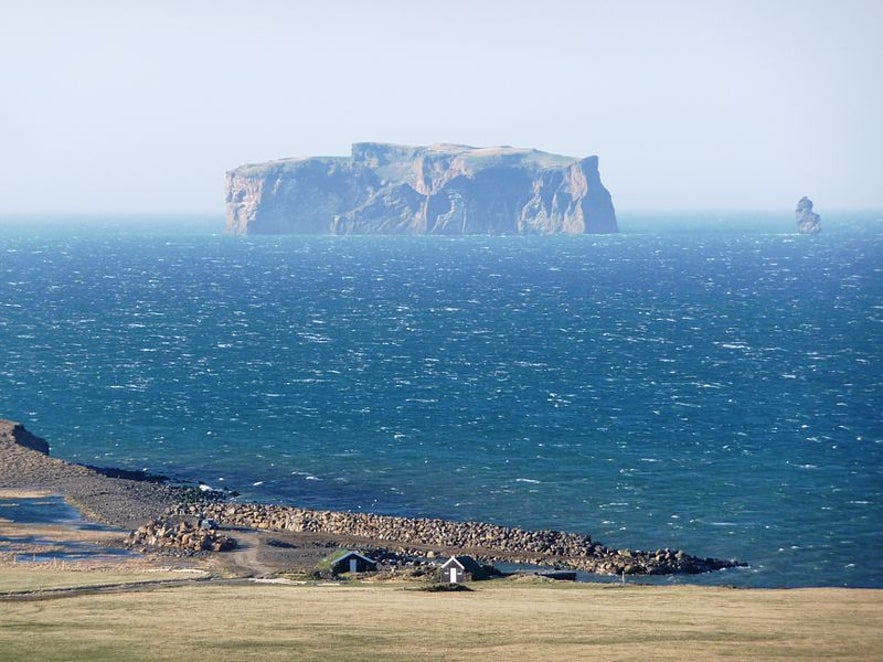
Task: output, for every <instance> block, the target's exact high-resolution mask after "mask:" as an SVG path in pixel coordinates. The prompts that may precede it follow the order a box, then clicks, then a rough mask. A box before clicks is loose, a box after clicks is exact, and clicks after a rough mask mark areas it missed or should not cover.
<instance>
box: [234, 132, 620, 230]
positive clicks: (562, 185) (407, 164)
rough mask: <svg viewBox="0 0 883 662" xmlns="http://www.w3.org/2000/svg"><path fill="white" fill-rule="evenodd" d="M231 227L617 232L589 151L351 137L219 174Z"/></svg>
mask: <svg viewBox="0 0 883 662" xmlns="http://www.w3.org/2000/svg"><path fill="white" fill-rule="evenodd" d="M226 205H227V230H228V231H229V232H232V233H234V234H438V235H463V234H492V235H499V234H558V233H566V234H582V233H608V232H617V230H618V228H617V223H616V214H615V212H614V209H613V202H612V200H611V198H610V194H609V193H608V191H607V189H605V188H604V185H603V184H602V183H601V177H600V175H599V173H598V157H597V156H590V157H587V158H584V159H575V158H571V157H566V156H558V155H555V154H548V153H545V152H540V151H537V150H533V149H520V148H514V147H489V148H474V147H466V146H463V145H447V144H436V145H430V146H428V147H411V146H405V145H390V144H385V143H356V144H355V145H353V148H352V155H351V156H350V157H315V158H301V159H283V160H280V161H271V162H269V163H261V164H253V165H244V166H240V167H239V168H236V169H235V170H231V171H230V172H228V173H227V195H226Z"/></svg>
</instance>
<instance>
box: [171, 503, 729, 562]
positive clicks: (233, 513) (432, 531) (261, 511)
mask: <svg viewBox="0 0 883 662" xmlns="http://www.w3.org/2000/svg"><path fill="white" fill-rule="evenodd" d="M173 513H174V514H176V515H178V516H197V517H199V518H203V519H210V520H214V521H216V522H219V523H221V524H222V525H226V526H231V527H245V528H253V529H259V530H270V531H288V532H309V533H318V534H329V535H335V536H347V537H353V538H360V539H364V540H365V541H370V542H371V543H373V544H375V545H376V544H377V543H378V542H386V543H387V544H388V545H389V546H392V547H393V548H395V551H396V552H397V553H399V554H405V555H413V556H432V555H439V554H458V553H468V554H472V555H475V556H479V557H481V558H484V559H486V560H488V561H492V562H493V561H506V562H514V563H528V564H536V565H557V566H565V567H569V568H573V569H576V570H583V571H586V572H591V573H597V574H615V575H619V574H645V575H660V574H673V573H684V574H697V573H703V572H710V571H713V570H721V569H723V568H732V567H736V566H738V565H740V564H739V563H737V562H734V561H725V560H720V559H712V558H700V557H697V556H692V555H689V554H686V553H684V552H682V551H676V550H670V549H660V550H656V551H652V552H647V551H632V550H614V549H610V548H608V547H605V546H604V545H600V544H598V543H595V542H593V541H592V539H591V536H588V535H580V534H576V533H565V532H561V531H551V530H542V531H527V530H523V529H518V528H511V527H505V526H498V525H495V524H488V523H484V522H454V521H449V520H441V519H429V518H410V517H396V516H391V515H376V514H371V513H351V512H334V511H318V510H306V509H303V508H295V507H291V506H278V505H267V504H232V503H223V502H220V503H217V502H216V503H206V504H189V505H182V506H179V507H178V508H177V509H174V510H173Z"/></svg>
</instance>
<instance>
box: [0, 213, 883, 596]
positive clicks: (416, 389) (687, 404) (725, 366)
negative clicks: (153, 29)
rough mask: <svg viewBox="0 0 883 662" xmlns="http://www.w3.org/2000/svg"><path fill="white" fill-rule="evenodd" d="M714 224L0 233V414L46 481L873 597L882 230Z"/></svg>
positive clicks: (881, 554)
mask: <svg viewBox="0 0 883 662" xmlns="http://www.w3.org/2000/svg"><path fill="white" fill-rule="evenodd" d="M731 220H732V222H731V223H729V224H728V223H725V222H709V223H697V222H695V221H694V225H693V226H692V229H689V228H688V229H687V231H685V229H684V224H683V223H679V219H678V218H676V217H669V218H666V217H664V216H659V217H647V218H643V219H637V220H636V221H635V222H634V223H633V224H632V225H631V227H629V226H628V225H627V224H626V223H623V230H624V232H623V233H621V234H619V235H616V236H603V237H594V236H581V237H464V238H437V237H436V238H432V237H429V238H427V237H394V238H384V237H249V238H236V237H228V236H224V235H222V234H220V233H218V232H217V229H219V228H220V227H221V223H220V222H218V223H217V224H215V225H211V226H209V225H197V226H193V229H190V230H188V228H189V227H190V226H187V225H186V224H185V225H184V226H183V228H182V227H180V226H179V227H175V226H173V225H160V226H158V227H157V226H151V225H149V224H140V223H134V224H132V225H127V224H126V223H124V222H120V223H112V224H106V223H105V224H104V225H102V224H89V223H82V222H71V223H67V224H66V223H63V222H59V223H57V224H48V225H47V224H30V223H18V224H16V223H9V222H7V225H6V227H3V226H0V229H2V230H4V232H3V233H2V234H0V357H2V361H0V416H3V417H6V418H12V419H15V420H20V421H22V422H24V423H25V424H26V425H27V426H28V428H29V429H30V430H31V431H33V432H34V433H36V434H38V435H40V436H43V437H45V438H46V439H48V440H49V441H50V443H51V445H52V453H53V455H55V456H57V457H63V458H66V459H70V460H74V461H81V462H87V463H90V464H99V465H105V466H119V467H125V468H133V469H140V468H144V469H148V470H150V471H152V472H156V473H164V474H166V475H169V476H171V477H173V478H178V479H186V480H201V481H204V482H206V483H208V484H209V485H211V486H213V487H219V488H220V487H225V486H226V487H229V488H231V489H234V490H238V491H239V492H241V493H242V496H241V497H240V498H242V499H254V500H264V501H270V500H272V501H281V502H288V503H293V504H297V505H302V506H307V507H315V508H327V509H347V510H370V511H375V512H381V513H394V514H404V515H426V516H435V517H444V518H451V519H458V520H484V521H490V522H496V523H500V524H505V525H513V526H521V527H526V528H543V529H545V528H555V529H564V530H572V531H578V532H585V533H590V534H591V535H592V536H593V537H594V538H595V539H596V540H599V541H601V542H603V543H604V544H607V545H609V546H614V547H619V548H632V549H656V548H661V547H670V548H679V549H684V550H686V551H687V552H690V553H693V554H698V555H703V556H715V557H722V558H737V559H739V560H741V561H745V562H747V563H748V564H749V567H748V568H745V569H740V570H734V571H727V572H723V573H716V574H714V575H707V576H701V577H692V578H675V579H664V580H662V581H666V582H673V581H691V582H701V583H712V584H734V585H741V586H809V585H823V586H876V587H881V586H883V563H881V559H883V425H881V413H880V412H881V406H883V350H881V341H883V221H880V220H879V215H874V214H871V215H864V216H861V215H852V216H850V215H844V217H843V218H842V219H841V220H840V221H839V222H838V221H837V220H836V219H833V220H832V219H828V221H827V222H826V225H825V228H824V230H823V234H821V235H820V236H818V237H801V236H797V235H794V234H792V233H791V222H790V219H788V220H787V222H786V221H784V220H783V219H780V218H772V219H765V218H763V217H756V216H755V217H750V218H747V219H746V220H745V222H744V223H741V224H740V223H739V220H740V219H739V218H734V219H731ZM666 221H669V223H666ZM823 222H824V219H823Z"/></svg>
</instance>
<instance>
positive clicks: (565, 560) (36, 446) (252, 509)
mask: <svg viewBox="0 0 883 662" xmlns="http://www.w3.org/2000/svg"><path fill="white" fill-rule="evenodd" d="M43 444H45V442H44V441H43V440H41V439H39V438H38V437H35V436H34V435H32V434H31V433H29V432H28V431H27V430H25V429H24V427H23V426H21V425H20V424H17V423H13V422H11V421H5V420H0V458H2V462H0V487H4V488H40V489H47V490H51V491H54V492H59V493H61V494H64V496H65V498H66V499H67V500H68V501H69V502H70V503H72V504H73V505H75V506H77V507H78V508H79V509H80V510H81V511H83V513H84V514H85V515H86V516H87V517H89V518H91V519H94V520H96V521H99V522H102V523H105V524H110V525H114V526H117V527H120V528H123V529H129V530H131V531H132V533H131V534H130V535H129V536H128V537H127V538H126V544H127V545H128V546H130V547H132V548H135V549H141V550H144V551H158V552H165V553H178V554H184V555H186V554H195V553H203V552H204V553H223V552H224V551H227V550H229V549H232V548H234V547H235V532H231V530H232V529H239V530H242V529H247V530H253V531H257V532H280V533H285V534H290V535H303V536H309V537H310V539H311V540H313V541H315V540H317V539H319V540H321V539H323V538H324V539H326V540H327V543H328V544H333V543H335V542H336V543H338V544H340V543H346V544H349V545H354V544H361V545H362V546H363V547H366V548H367V547H370V548H372V549H376V550H380V551H386V552H388V553H389V554H390V555H392V556H396V557H400V558H427V557H429V558H432V557H433V556H441V555H449V554H470V555H473V556H475V557H476V558H480V559H482V560H484V561H487V562H500V561H504V562H511V563H525V564H533V565H545V566H555V567H562V568H570V569H573V570H581V571H584V572H589V573H596V574H606V575H614V574H615V575H619V574H632V575H661V574H674V573H679V574H697V573H704V572H711V571H715V570H721V569H724V568H732V567H737V566H739V565H742V564H740V563H738V562H736V561H731V560H721V559H713V558H702V557H698V556H693V555H690V554H687V553H685V552H683V551H680V550H670V549H659V550H654V551H633V550H615V549H611V548H608V547H606V546H604V545H602V544H599V543H597V542H594V541H593V540H592V539H591V536H588V535H580V534H575V533H566V532H561V531H551V530H543V531H528V530H523V529H519V528H512V527H504V526H499V525H495V524H488V523H484V522H455V521H450V520H442V519H431V518H409V517H396V516H391V515H377V514H371V513H352V512H333V511H319V510H308V509H303V508H297V507H293V506H282V505H271V504H242V503H235V502H232V501H229V500H226V499H221V500H219V498H218V496H219V495H217V494H202V493H201V492H200V491H199V490H197V489H194V488H188V487H181V486H173V485H168V484H165V483H162V482H157V481H156V480H135V479H133V478H131V477H118V476H121V475H123V476H126V475H130V474H127V473H125V472H123V473H120V472H115V471H113V470H104V469H96V468H94V467H86V466H83V465H79V464H73V463H70V462H65V461H63V460H59V459H55V458H51V457H49V456H48V455H47V454H46V453H47V452H48V445H46V446H43Z"/></svg>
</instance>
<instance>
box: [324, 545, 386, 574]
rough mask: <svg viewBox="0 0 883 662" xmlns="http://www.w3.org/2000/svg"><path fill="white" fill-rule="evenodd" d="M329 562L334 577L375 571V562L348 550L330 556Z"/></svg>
mask: <svg viewBox="0 0 883 662" xmlns="http://www.w3.org/2000/svg"><path fill="white" fill-rule="evenodd" d="M330 562H331V572H333V573H334V574H335V575H339V574H342V573H344V572H374V571H375V570H377V561H375V560H374V559H371V558H368V557H367V556H363V555H362V554H359V553H358V552H352V551H350V550H348V549H344V550H341V551H340V552H338V553H337V554H335V555H334V556H332V557H331V559H330Z"/></svg>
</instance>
